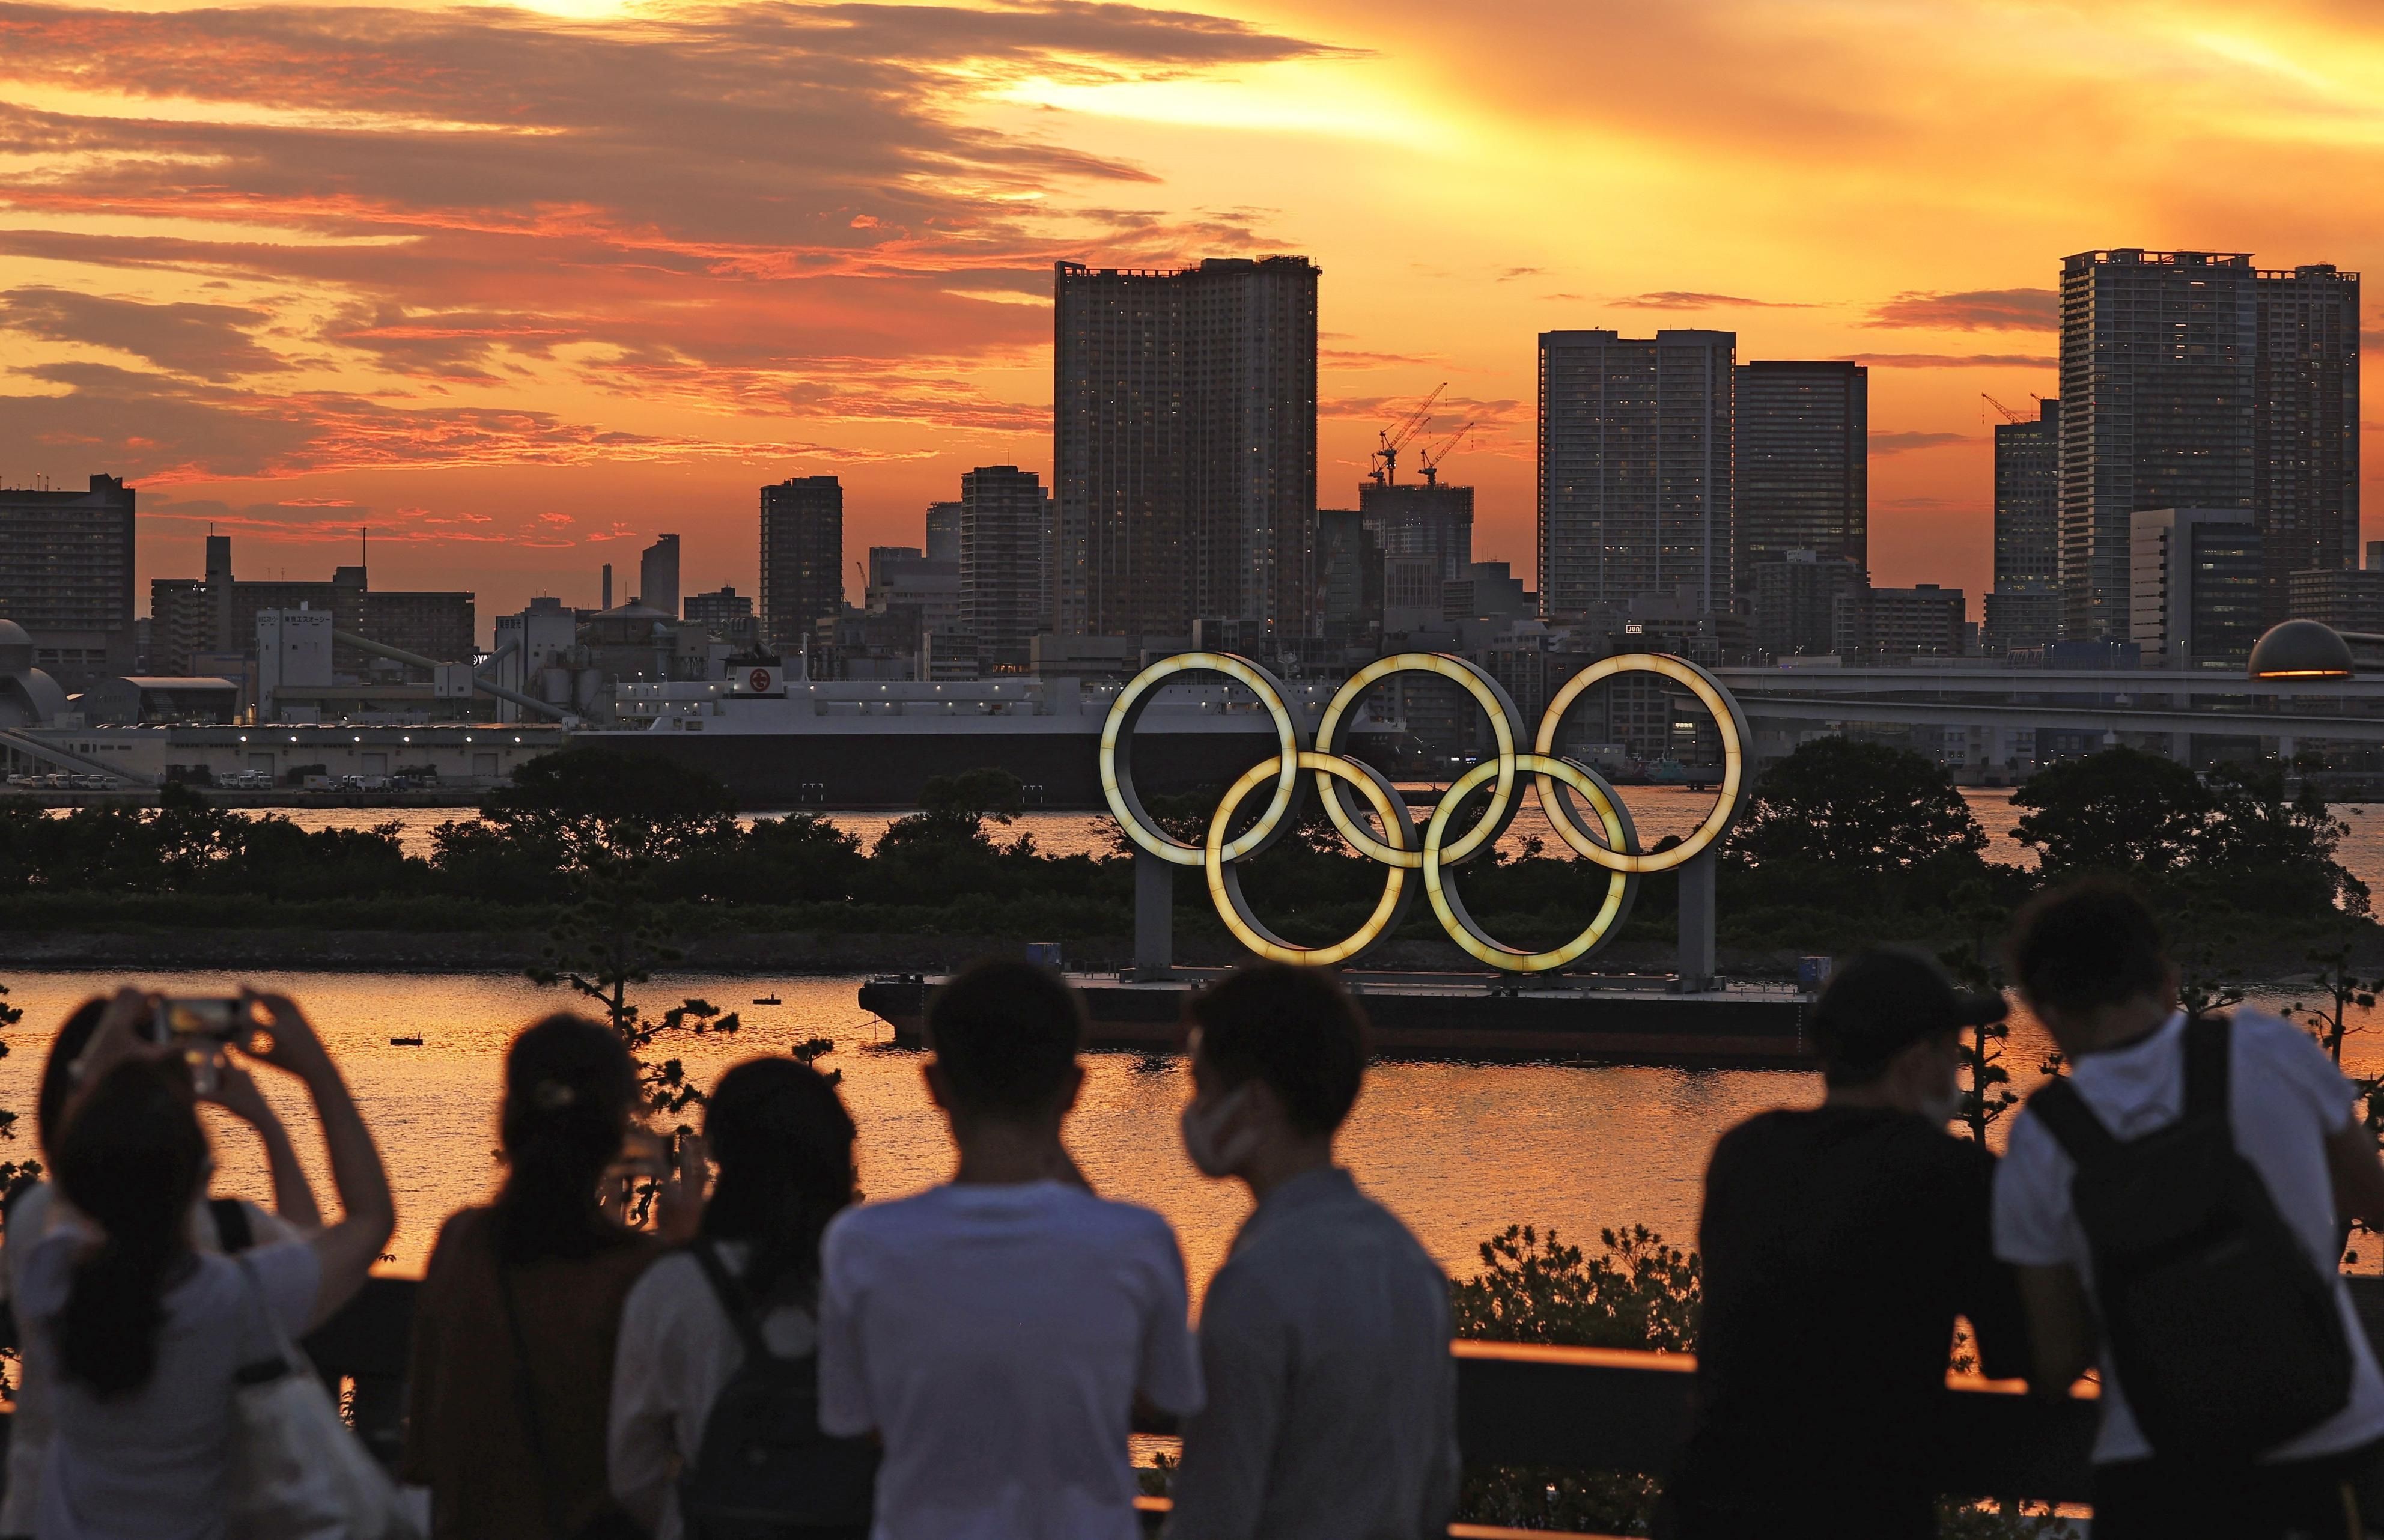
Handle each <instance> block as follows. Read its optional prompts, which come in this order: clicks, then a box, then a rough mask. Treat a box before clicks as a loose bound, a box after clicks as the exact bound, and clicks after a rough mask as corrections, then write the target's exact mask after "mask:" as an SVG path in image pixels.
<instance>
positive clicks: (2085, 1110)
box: [2028, 1078, 2119, 1171]
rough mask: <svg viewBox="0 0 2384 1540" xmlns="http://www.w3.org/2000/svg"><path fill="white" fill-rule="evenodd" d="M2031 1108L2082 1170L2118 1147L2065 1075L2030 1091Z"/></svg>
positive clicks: (2106, 1157) (2102, 1159)
mask: <svg viewBox="0 0 2384 1540" xmlns="http://www.w3.org/2000/svg"><path fill="white" fill-rule="evenodd" d="M2028 1110H2029V1111H2030V1112H2034V1113H2035V1114H2036V1115H2037V1117H2038V1118H2040V1119H2041V1120H2043V1124H2044V1126H2045V1130H2046V1131H2047V1132H2048V1133H2050V1134H2051V1135H2052V1136H2053V1137H2054V1140H2055V1143H2057V1144H2059V1145H2060V1146H2061V1148H2062V1149H2063V1150H2065V1151H2066V1152H2067V1154H2068V1156H2069V1160H2070V1163H2071V1164H2073V1165H2075V1166H2077V1167H2078V1168H2079V1169H2080V1170H2081V1171H2082V1170H2084V1169H2085V1168H2086V1167H2088V1166H2091V1165H2096V1164H2099V1163H2100V1162H2101V1161H2105V1160H2106V1159H2108V1158H2109V1157H2110V1156H2111V1155H2112V1154H2114V1153H2116V1152H2117V1149H2118V1148H2119V1141H2118V1140H2117V1139H2115V1138H2113V1137H2112V1136H2111V1131H2110V1130H2109V1129H2107V1128H2105V1127H2104V1126H2103V1120H2102V1119H2101V1118H2098V1117H2096V1116H2095V1115H2094V1110H2093V1109H2092V1108H2091V1107H2089V1106H2087V1105H2086V1099H2085V1098H2084V1097H2082V1096H2080V1095H2079V1094H2078V1087H2076V1086H2073V1085H2071V1084H2070V1083H2069V1081H2068V1080H2067V1079H2066V1078H2065V1079H2059V1080H2053V1081H2048V1082H2047V1083H2045V1084H2044V1085H2043V1086H2040V1087H2037V1088H2036V1089H2035V1090H2034V1091H2033V1092H2031V1093H2030V1095H2029V1099H2028Z"/></svg>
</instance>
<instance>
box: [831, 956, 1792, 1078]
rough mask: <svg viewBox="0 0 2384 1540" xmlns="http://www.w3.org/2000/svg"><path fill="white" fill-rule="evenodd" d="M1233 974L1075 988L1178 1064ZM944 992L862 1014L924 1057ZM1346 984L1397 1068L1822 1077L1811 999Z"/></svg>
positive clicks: (1479, 981) (1101, 1036)
mask: <svg viewBox="0 0 2384 1540" xmlns="http://www.w3.org/2000/svg"><path fill="white" fill-rule="evenodd" d="M1222 976H1223V974H1222V972H1220V971H1217V970H1207V969H1190V968H1182V969H1177V970H1175V971H1174V972H1173V974H1172V975H1170V976H1168V977H1166V978H1163V979H1154V980H1147V981H1146V980H1129V979H1122V978H1120V977H1119V976H1118V975H1115V974H1072V975H1069V978H1068V982H1069V983H1070V984H1072V985H1074V987H1075V988H1076V989H1077V991H1078V992H1079V993H1080V994H1082V995H1083V997H1084V1000H1085V1008H1086V1012H1087V1013H1088V1014H1089V1015H1090V1017H1091V1018H1092V1042H1091V1045H1090V1046H1091V1047H1093V1048H1096V1049H1128V1050H1139V1051H1142V1052H1146V1053H1169V1052H1173V1051H1174V1050H1175V1049H1176V1047H1177V1037H1178V1034H1179V1031H1180V1024H1181V1023H1182V1021H1183V1016H1184V999H1185V996H1186V994H1188V993H1189V992H1191V991H1192V990H1193V989H1196V988H1198V987H1200V986H1201V985H1203V984H1205V983H1207V982H1209V981H1210V980H1211V979H1214V978H1218V977H1222ZM942 982H943V980H942V978H941V977H939V976H937V975H920V974H902V975H880V976H877V977H874V978H870V979H868V980H866V981H865V982H863V985H862V986H861V1008H862V1009H863V1010H864V1011H867V1012H872V1013H873V1014H875V1015H876V1016H878V1017H879V1018H881V1019H882V1020H884V1021H885V1022H886V1023H887V1024H888V1025H890V1026H891V1027H893V1029H894V1040H895V1041H896V1042H897V1043H899V1044H901V1045H902V1046H904V1047H909V1048H916V1047H920V1046H922V1037H923V1034H924V1029H925V1018H926V1008H927V998H928V996H929V995H930V994H932V993H933V992H934V990H935V988H936V987H937V985H938V984H941V983H942ZM1342 982H1343V983H1344V984H1345V985H1347V987H1348V988H1349V990H1350V992H1351V993H1353V994H1355V995H1356V996H1358V998H1359V999H1360V1000H1361V1001H1362V1002H1363V1003H1364V1005H1365V1007H1366V1014H1367V1016H1368V1018H1369V1019H1370V1020H1371V1021H1372V1023H1373V1027H1374V1047H1375V1050H1376V1051H1377V1052H1378V1053H1380V1054H1381V1055H1383V1056H1384V1057H1385V1058H1392V1059H1457V1060H1481V1061H1518V1060H1560V1061H1564V1062H1580V1063H1606V1064H1676V1065H1686V1066H1694V1067H1699V1068H1709V1069H1813V1068H1817V1067H1819V1062H1818V1060H1817V1059H1816V1058H1815V1057H1814V1052H1813V1048H1812V1044H1811V1041H1810V1038H1809V1037H1808V1035H1807V1030H1806V1018H1807V1012H1808V1011H1809V1009H1810V1007H1811V1004H1812V997H1811V996H1809V995H1805V994H1799V993H1797V992H1795V991H1794V990H1790V989H1785V988H1763V987H1742V988H1715V989H1707V990H1702V991H1697V992H1691V993H1679V992H1674V991H1673V990H1672V989H1671V988H1670V987H1668V986H1669V982H1670V981H1668V980H1662V979H1652V978H1651V979H1616V978H1598V977H1583V978H1580V979H1560V978H1546V977H1541V978H1536V979H1520V980H1513V979H1507V978H1503V977H1502V978H1490V977H1485V976H1484V975H1466V974H1362V973H1360V974H1345V975H1342Z"/></svg>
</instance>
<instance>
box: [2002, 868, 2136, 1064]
mask: <svg viewBox="0 0 2384 1540" xmlns="http://www.w3.org/2000/svg"><path fill="white" fill-rule="evenodd" d="M2004 956H2005V962H2006V963H2008V965H2009V966H2010V969H2011V975H2012V977H2013V978H2014V979H2015V980H2016V981H2018V985H2019V992H2020V996H2021V998H2022V999H2024V1000H2027V1001H2028V1008H2029V1009H2030V1011H2031V1012H2035V1014H2036V1019H2037V1020H2039V1021H2041V1022H2043V1024H2044V1029H2045V1030H2046V1031H2047V1032H2049V1033H2051V1034H2052V1035H2053V1040H2054V1042H2055V1044H2056V1045H2057V1046H2058V1047H2059V1048H2060V1049H2061V1051H2062V1052H2064V1053H2067V1054H2079V1053H2087V1052H2092V1050H2093V1049H2098V1048H2102V1047H2104V1046H2105V1045H2106V1044H2107V1043H2109V1042H2112V1041H2116V1040H2117V1039H2118V1038H2120V1037H2128V1036H2131V1035H2133V1034H2135V1033H2137V1032H2140V1031H2142V1030H2143V1028H2144V1027H2145V1026H2147V1025H2152V1024H2153V1023H2154V1022H2157V1021H2158V1020H2159V1019H2160V1018H2161V1017H2163V1016H2165V1015H2167V1013H2168V1012H2170V1011H2172V1010H2174V1009H2175V1008H2176V1004H2177V970H2176V969H2175V968H2173V967H2171V966H2170V965H2169V962H2168V958H2167V953H2166V952H2165V951H2164V950H2162V947H2161V933H2160V925H2159V923H2158V922H2157V921H2155V920H2154V918H2153V914H2152V911H2151V910H2149V909H2146V908H2145V907H2144V904H2143V900H2141V899H2139V898H2137V897H2136V896H2135V894H2133V893H2131V892H2129V890H2128V889H2127V888H2125V887H2123V886H2121V885H2120V884H2118V883H2116V882H2112V881H2109V880H2107V879H2104V878H2090V879H2088V880H2086V881H2083V882H2075V883H2071V884H2070V885H2068V886H2067V887H2066V888H2052V889H2048V890H2047V891H2045V892H2043V893H2039V894H2038V895H2036V897H2034V898H2032V899H2030V900H2028V902H2027V903H2026V904H2024V905H2022V906H2021V908H2020V912H2019V913H2018V915H2016V916H2014V918H2013V920H2012V930H2011V936H2010V938H2009V939H2008V940H2006V941H2005V943H2004Z"/></svg>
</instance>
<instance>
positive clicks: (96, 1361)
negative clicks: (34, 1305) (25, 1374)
mask: <svg viewBox="0 0 2384 1540" xmlns="http://www.w3.org/2000/svg"><path fill="white" fill-rule="evenodd" d="M52 1142H53V1145H54V1148H55V1149H56V1161H57V1180H58V1189H59V1191H61V1192H62V1193H64V1194H65V1195H66V1198H67V1201H68V1202H69V1203H71V1204H73V1205H74V1206H75V1208H76V1209H77V1210H79V1211H81V1213H82V1214H83V1215H84V1216H85V1217H87V1218H89V1219H90V1220H91V1221H92V1222H93V1223H94V1224H96V1225H98V1226H99V1228H100V1231H101V1236H102V1238H101V1240H100V1243H99V1246H98V1248H97V1249H95V1250H93V1251H92V1252H90V1253H88V1254H87V1255H85V1256H84V1257H82V1258H81V1260H80V1261H77V1262H76V1263H75V1266H74V1277H73V1281H72V1283H71V1285H69V1287H68V1294H67V1302H66V1307H65V1309H63V1310H60V1311H59V1312H58V1313H57V1314H56V1316H54V1317H52V1318H51V1322H50V1331H51V1334H52V1336H53V1340H54V1341H55V1343H56V1347H57V1353H58V1363H59V1367H60V1369H61V1370H62V1371H63V1372H64V1373H65V1375H66V1377H67V1378H68V1379H69V1380H73V1381H76V1382H78V1383H80V1384H81V1385H87V1386H88V1387H90V1389H91V1391H92V1393H93V1395H94V1396H96V1397H99V1398H100V1399H102V1400H106V1399H109V1398H111V1397H119V1396H127V1395H130V1394H131V1393H133V1392H135V1391H138V1390H139V1389H141V1387H142V1386H143V1385H147V1384H148V1383H149V1379H150V1376H151V1375H152V1374H154V1373H155V1372H156V1369H157V1335H158V1332H159V1330H160V1328H161V1327H163V1326H164V1324H165V1322H166V1305H165V1295H166V1289H167V1286H168V1281H169V1280H170V1279H171V1277H172V1276H173V1273H174V1272H175V1269H176V1266H177V1264H178V1263H180V1261H182V1260H183V1258H184V1257H185V1256H186V1255H187V1254H188V1252H189V1250H190V1238H189V1225H190V1223H191V1205H192V1202H193V1201H194V1200H196V1198H198V1195H199V1184H200V1183H201V1182H202V1181H204V1180H205V1174H206V1163H207V1144H206V1137H205V1135H204V1134H202V1133H201V1132H200V1131H199V1119H198V1113H197V1112H196V1111H195V1110H194V1109H193V1108H192V1099H191V1081H190V1074H189V1072H188V1071H187V1070H185V1069H184V1068H183V1067H182V1065H181V1064H180V1062H177V1061H160V1060H155V1059H130V1060H126V1061H124V1062H121V1063H118V1065H116V1066H115V1067H114V1068H113V1069H111V1070H109V1071H108V1072H107V1074H106V1075H104V1076H102V1077H101V1079H100V1082H99V1084H98V1085H96V1086H94V1087H92V1090H91V1093H90V1095H89V1096H88V1097H87V1098H86V1099H84V1100H83V1103H82V1105H81V1106H80V1107H78V1108H77V1109H75V1113H74V1118H73V1120H72V1121H71V1122H69V1123H68V1124H67V1126H66V1128H65V1129H64V1131H63V1132H62V1133H60V1134H54V1135H53V1136H52Z"/></svg>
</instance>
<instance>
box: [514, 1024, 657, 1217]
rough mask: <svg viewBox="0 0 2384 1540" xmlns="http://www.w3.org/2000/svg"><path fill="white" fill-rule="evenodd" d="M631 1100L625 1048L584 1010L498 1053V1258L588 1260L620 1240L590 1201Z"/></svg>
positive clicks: (616, 1148) (624, 1127) (633, 1085)
mask: <svg viewBox="0 0 2384 1540" xmlns="http://www.w3.org/2000/svg"><path fill="white" fill-rule="evenodd" d="M637 1098H638V1067H637V1065H636V1063H635V1062H632V1061H631V1060H630V1058H629V1050H628V1049H626V1048H624V1047H623V1046H622V1045H621V1039H620V1038H619V1037H616V1036H615V1034H614V1033H613V1032H612V1031H611V1030H610V1029H609V1028H606V1027H603V1026H600V1025H597V1024H596V1023H594V1022H591V1021H590V1020H588V1019H587V1018H586V1017H584V1016H574V1015H569V1014H557V1015H553V1016H549V1017H547V1018H546V1019H545V1020H544V1021H542V1022H540V1023H538V1024H537V1025H534V1026H530V1027H527V1028H525V1029H524V1030H523V1031H522V1034H521V1036H519V1037H515V1039H514V1045H513V1048H512V1049H510V1050H509V1051H508V1052H507V1053H506V1055H505V1105H504V1114H503V1124H502V1131H503V1141H504V1149H505V1161H506V1163H507V1166H508V1170H507V1172H506V1174H505V1186H504V1190H503V1192H501V1193H499V1194H498V1195H497V1203H496V1211H497V1212H496V1219H497V1254H498V1256H499V1257H500V1258H502V1259H503V1261H507V1262H530V1261H539V1260H540V1259H541V1258H547V1257H587V1256H591V1255H593V1254H594V1253H596V1252H598V1251H601V1250H603V1249H604V1248H607V1247H611V1246H616V1245H620V1244H622V1243H623V1242H625V1241H627V1238H628V1234H627V1231H626V1230H625V1229H623V1228H622V1226H620V1225H619V1224H616V1223H614V1222H612V1221H611V1220H609V1219H607V1218H606V1217H605V1216H604V1213H603V1211H602V1209H600V1208H599V1207H598V1206H597V1201H596V1189H597V1184H598V1183H599V1182H600V1181H601V1180H602V1177H603V1174H604V1171H605V1168H606V1167H608V1166H610V1165H611V1164H612V1163H613V1161H614V1159H615V1157H616V1156H618V1155H619V1154H620V1152H621V1141H622V1137H623V1136H624V1135H625V1134H627V1131H628V1125H629V1114H630V1112H631V1111H632V1110H633V1108H634V1107H635V1105H636V1102H637Z"/></svg>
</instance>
